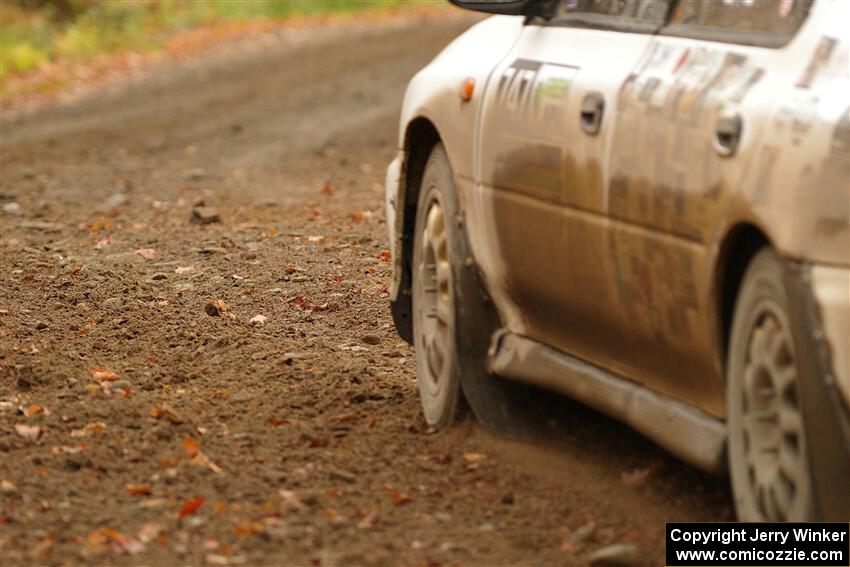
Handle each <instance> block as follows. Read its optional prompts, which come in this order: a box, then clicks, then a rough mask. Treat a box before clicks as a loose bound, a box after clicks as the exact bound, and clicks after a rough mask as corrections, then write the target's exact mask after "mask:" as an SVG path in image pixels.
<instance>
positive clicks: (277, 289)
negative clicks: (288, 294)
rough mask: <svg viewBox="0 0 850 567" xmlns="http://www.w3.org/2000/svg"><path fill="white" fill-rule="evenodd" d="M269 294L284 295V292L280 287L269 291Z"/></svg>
mask: <svg viewBox="0 0 850 567" xmlns="http://www.w3.org/2000/svg"><path fill="white" fill-rule="evenodd" d="M269 293H283V290H282V289H281V288H279V287H273V288H271V289H270V290H269Z"/></svg>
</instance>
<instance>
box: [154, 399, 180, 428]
mask: <svg viewBox="0 0 850 567" xmlns="http://www.w3.org/2000/svg"><path fill="white" fill-rule="evenodd" d="M148 415H150V416H151V417H152V418H154V419H167V420H168V421H170V422H171V423H173V424H174V425H180V424H181V423H183V418H182V417H180V414H178V413H177V412H176V411H174V410H173V409H172V408H171V406H169V405H168V404H154V405H152V406H151V411H150V412H149V413H148Z"/></svg>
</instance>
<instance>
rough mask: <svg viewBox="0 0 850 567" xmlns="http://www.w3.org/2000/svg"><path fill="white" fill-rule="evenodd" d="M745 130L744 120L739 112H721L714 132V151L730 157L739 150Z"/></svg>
mask: <svg viewBox="0 0 850 567" xmlns="http://www.w3.org/2000/svg"><path fill="white" fill-rule="evenodd" d="M743 131H744V121H743V120H742V119H741V115H740V114H738V113H737V112H727V113H721V114H720V116H718V118H717V128H716V130H715V132H714V151H716V152H717V153H718V154H720V155H722V156H724V157H729V156H732V155H734V154H735V152H736V151H737V150H738V144H739V143H740V141H741V134H742V132H743Z"/></svg>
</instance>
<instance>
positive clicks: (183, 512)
mask: <svg viewBox="0 0 850 567" xmlns="http://www.w3.org/2000/svg"><path fill="white" fill-rule="evenodd" d="M204 502H205V499H204V498H203V497H202V496H199V497H198V498H193V499H191V500H188V501H187V502H186V503H185V504H183V507H182V508H180V517H181V518H185V517H186V516H191V515H192V514H194V513H195V512H197V511H198V508H200V507H201V506H203V505H204Z"/></svg>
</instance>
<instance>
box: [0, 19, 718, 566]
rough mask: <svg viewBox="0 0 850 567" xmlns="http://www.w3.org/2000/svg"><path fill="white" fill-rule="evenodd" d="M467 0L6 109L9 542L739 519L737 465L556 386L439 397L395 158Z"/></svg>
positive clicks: (455, 549)
mask: <svg viewBox="0 0 850 567" xmlns="http://www.w3.org/2000/svg"><path fill="white" fill-rule="evenodd" d="M469 23H470V21H469V20H458V19H455V20H452V21H437V20H434V19H433V18H432V19H425V20H422V21H418V20H417V21H387V22H382V23H381V24H380V25H377V26H373V27H368V28H367V27H363V26H353V25H351V26H346V25H342V26H336V27H334V28H332V29H328V30H308V31H304V30H302V31H300V32H299V33H297V34H296V33H295V32H293V33H292V34H289V35H288V34H281V36H280V38H279V40H276V41H272V42H267V43H266V44H264V45H263V46H262V49H253V50H247V51H246V52H244V53H242V52H240V53H229V54H227V55H226V56H224V55H222V56H220V57H212V58H210V57H208V58H205V59H204V60H203V61H195V62H191V63H186V64H185V65H179V66H176V67H175V68H171V69H168V70H167V71H163V73H162V74H161V76H160V75H157V76H154V77H151V78H150V79H149V80H147V81H146V82H144V83H140V84H136V85H134V86H132V88H130V89H124V90H119V91H116V92H111V91H110V92H106V93H103V94H101V95H97V96H94V97H92V98H89V99H86V100H83V101H81V102H78V103H75V104H74V105H71V106H68V105H65V106H59V107H53V108H48V109H42V110H41V111H39V112H37V113H35V114H30V115H26V116H5V117H4V118H3V121H2V146H0V149H2V154H0V167H2V170H0V206H2V211H0V480H2V486H1V487H0V488H2V491H1V492H0V497H1V498H2V501H0V504H2V506H0V555H2V557H3V565H4V566H11V565H28V566H32V565H81V564H86V565H150V566H154V565H156V566H170V565H251V566H266V565H268V566H272V565H275V566H278V565H279V566H288V565H299V566H300V565H305V566H320V565H321V566H333V565H390V566H402V565H409V566H413V565H435V566H436V565H464V566H466V565H488V566H489V565H585V564H588V563H590V562H592V561H595V562H594V564H602V563H599V560H598V559H597V560H594V559H593V558H594V554H596V553H599V551H600V550H603V551H605V552H608V553H613V554H614V555H615V556H617V557H618V558H619V560H620V561H621V563H620V564H630V565H642V564H646V565H653V564H663V553H664V535H663V534H664V522H665V520H681V521H685V520H688V521H723V520H729V519H731V516H732V512H731V506H730V496H729V491H728V487H727V484H726V481H725V480H723V479H717V478H713V477H710V476H706V475H703V474H702V473H700V472H697V471H695V470H693V469H691V468H689V467H688V466H686V465H684V464H681V463H680V462H678V461H677V460H675V459H674V458H672V457H670V456H669V455H667V454H666V453H664V452H663V451H661V450H660V449H658V448H657V447H655V446H654V445H653V444H651V443H649V442H648V441H646V440H644V439H643V438H641V437H640V436H639V435H637V434H635V433H633V432H632V431H631V430H630V429H628V428H627V427H624V426H622V425H620V424H618V423H616V422H613V421H611V420H609V419H607V418H605V417H602V416H600V415H599V414H597V413H594V412H592V411H590V410H587V409H584V408H582V407H578V406H576V405H574V404H572V403H571V402H569V401H566V400H561V399H558V398H556V397H554V396H549V395H544V394H541V395H540V406H541V412H540V419H539V423H532V424H530V429H531V434H530V435H529V436H528V437H527V438H525V439H522V440H512V441H509V440H503V439H495V438H493V437H491V436H490V435H488V434H487V432H486V431H484V430H483V429H482V428H481V427H480V426H479V425H477V424H475V423H473V422H467V423H463V424H461V425H460V426H458V427H456V428H455V429H453V430H451V431H448V432H443V433H434V432H433V431H430V430H428V428H427V427H426V426H425V425H424V423H423V420H422V418H421V416H420V412H419V405H418V399H417V393H416V384H415V375H414V361H413V351H412V349H411V348H410V347H409V346H407V345H406V344H405V343H403V342H402V341H401V340H400V339H399V337H398V336H397V335H396V333H395V332H394V330H393V328H392V326H391V322H390V317H389V313H388V309H387V297H386V291H387V285H388V283H389V278H390V264H389V263H388V257H387V252H386V249H387V242H386V225H385V216H384V211H383V208H382V207H383V205H382V203H383V189H382V186H381V183H382V178H383V174H384V169H385V166H386V164H387V163H388V162H389V161H390V159H391V158H392V156H393V154H394V152H395V145H396V127H397V120H398V115H399V110H400V104H401V99H402V95H403V92H404V87H405V84H406V83H407V81H408V80H409V78H410V77H411V76H412V75H413V73H414V72H415V71H416V70H417V69H418V68H420V67H421V66H423V65H424V64H426V63H427V62H428V61H429V59H430V58H431V57H433V55H434V54H436V53H437V52H438V51H439V50H440V49H441V47H442V46H444V45H446V44H447V43H448V42H449V41H450V40H451V39H452V38H453V37H455V36H456V35H457V34H458V33H460V32H461V31H462V29H463V28H464V27H466V26H468V25H469ZM612 545H613V546H616V547H614V548H611V547H610V546H612Z"/></svg>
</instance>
